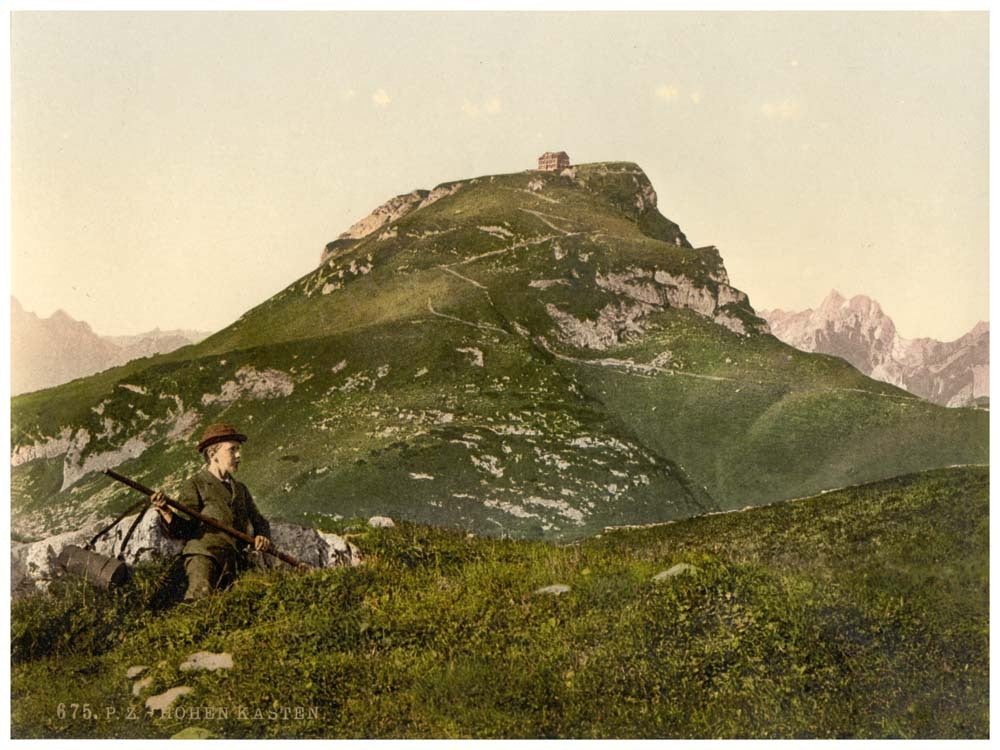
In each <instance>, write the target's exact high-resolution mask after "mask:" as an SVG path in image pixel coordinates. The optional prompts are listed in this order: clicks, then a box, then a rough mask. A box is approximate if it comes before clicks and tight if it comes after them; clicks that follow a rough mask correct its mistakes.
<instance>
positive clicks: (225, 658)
mask: <svg viewBox="0 0 1000 750" xmlns="http://www.w3.org/2000/svg"><path fill="white" fill-rule="evenodd" d="M232 668H233V655H232V654H229V653H225V652H222V653H213V652H212V651H197V652H195V653H193V654H191V655H190V656H189V657H188V658H187V661H185V662H184V663H183V664H181V666H180V670H181V671H182V672H190V671H192V670H195V669H207V670H209V671H214V670H216V669H232Z"/></svg>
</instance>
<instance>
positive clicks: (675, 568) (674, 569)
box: [653, 563, 700, 581]
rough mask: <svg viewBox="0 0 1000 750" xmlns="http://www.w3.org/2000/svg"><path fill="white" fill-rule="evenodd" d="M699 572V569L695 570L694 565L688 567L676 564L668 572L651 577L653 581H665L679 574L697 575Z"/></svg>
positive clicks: (685, 564)
mask: <svg viewBox="0 0 1000 750" xmlns="http://www.w3.org/2000/svg"><path fill="white" fill-rule="evenodd" d="M699 570H700V568H697V567H695V566H694V565H688V564H687V563H677V564H676V565H675V566H673V567H672V568H670V569H669V570H664V571H663V572H662V573H657V574H656V575H655V576H653V580H654V581H665V580H667V579H668V578H673V577H674V576H679V575H680V574H681V573H697V572H698V571H699Z"/></svg>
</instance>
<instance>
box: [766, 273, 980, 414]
mask: <svg viewBox="0 0 1000 750" xmlns="http://www.w3.org/2000/svg"><path fill="white" fill-rule="evenodd" d="M760 315H761V317H763V318H765V319H766V320H767V321H768V323H769V324H770V326H771V331H772V333H774V335H775V336H776V337H777V338H779V339H781V340H782V341H784V342H785V343H786V344H790V345H791V346H794V347H795V348H796V349H801V350H802V351H807V352H820V353H822V354H832V355H834V356H837V357H841V358H843V359H845V360H847V361H848V362H850V363H851V364H852V365H854V366H855V367H857V368H858V369H859V370H860V371H861V372H863V373H865V374H866V375H868V376H870V377H872V378H875V379H876V380H881V381H883V382H885V383H892V384H893V385H897V386H899V387H901V388H905V389H906V390H908V391H910V392H911V393H913V394H916V395H917V396H920V397H921V398H925V399H927V400H928V401H931V402H933V403H935V404H940V405H942V406H974V405H977V404H980V403H982V400H983V399H988V398H989V331H990V327H989V323H985V322H981V323H978V324H976V326H975V327H974V328H973V329H972V330H971V331H970V332H969V333H967V334H965V335H964V336H962V337H961V338H959V339H956V340H955V341H948V342H942V341H935V340H934V339H929V338H920V339H904V338H903V337H901V336H900V335H899V334H898V333H897V332H896V326H895V325H894V324H893V321H892V318H890V317H889V316H888V315H886V314H885V312H883V311H882V308H881V307H880V306H879V304H878V302H876V301H874V300H872V299H870V298H869V297H865V296H864V295H857V296H855V297H852V298H851V299H849V300H848V299H845V298H844V297H843V296H842V295H841V294H840V293H839V292H837V291H836V290H833V291H831V292H830V294H829V295H827V297H826V299H824V300H823V303H822V304H821V305H820V306H819V307H818V308H816V309H815V310H813V309H808V310H803V311H801V312H786V311H784V310H762V311H761V312H760Z"/></svg>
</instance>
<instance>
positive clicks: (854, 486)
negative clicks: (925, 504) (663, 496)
mask: <svg viewBox="0 0 1000 750" xmlns="http://www.w3.org/2000/svg"><path fill="white" fill-rule="evenodd" d="M946 469H989V464H952V465H951V466H942V467H940V469H938V470H939V471H940V470H946ZM870 484H871V482H859V483H857V484H847V485H844V486H843V487H831V488H830V489H828V490H821V491H820V492H818V493H815V494H812V495H803V496H802V497H790V498H788V499H787V500H775V501H774V502H773V503H764V504H761V505H745V506H744V507H742V508H725V509H723V510H710V511H706V512H705V513H701V514H699V515H698V516H695V517H696V518H705V517H707V516H724V515H728V514H730V513H746V512H748V511H752V510H757V509H758V508H770V507H772V506H775V505H785V504H786V503H797V502H799V501H801V500H813V499H815V498H817V497H822V496H823V495H829V494H830V493H831V492H843V491H845V490H855V489H858V488H860V487H865V486H867V485H870ZM683 520H685V519H671V520H670V521H658V522H656V523H641V524H625V525H623V526H605V527H604V532H605V533H612V532H615V531H635V530H637V529H653V528H656V527H658V526H670V525H671V524H675V523H680V522H681V521H683Z"/></svg>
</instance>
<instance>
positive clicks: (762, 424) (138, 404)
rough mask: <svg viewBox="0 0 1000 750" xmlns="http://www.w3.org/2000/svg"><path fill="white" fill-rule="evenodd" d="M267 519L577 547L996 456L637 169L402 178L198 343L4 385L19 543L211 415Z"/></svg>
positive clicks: (974, 425)
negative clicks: (823, 331) (405, 186)
mask: <svg viewBox="0 0 1000 750" xmlns="http://www.w3.org/2000/svg"><path fill="white" fill-rule="evenodd" d="M218 421H224V422H228V423H232V424H237V425H239V426H240V428H241V430H242V431H243V432H245V433H247V434H248V435H249V436H250V440H249V442H247V443H246V445H245V446H244V463H243V467H242V468H241V477H245V480H246V482H247V484H248V485H249V486H251V487H252V488H254V495H255V497H256V498H258V502H259V505H260V506H261V508H262V510H263V511H264V512H265V513H267V514H269V515H272V516H274V515H279V516H282V517H284V518H285V519H286V520H290V521H296V520H298V521H306V522H308V521H309V519H310V518H313V517H314V516H315V515H317V514H320V515H339V516H345V517H351V516H365V517H367V516H371V515H389V516H392V517H397V518H402V519H408V520H413V521H419V522H424V523H430V524H436V525H446V526H459V527H463V528H467V529H470V530H473V531H477V532H480V533H491V534H503V535H514V536H525V537H541V536H544V537H550V538H564V539H568V538H578V537H581V536H585V535H588V534H592V533H594V532H596V531H600V530H601V529H603V528H604V527H605V526H609V525H623V524H636V523H650V522H659V521H667V520H671V519H676V518H683V517H687V516H692V515H698V514H702V513H706V512H712V511H717V510H725V509H733V508H741V507H744V506H746V505H749V504H759V503H766V502H773V501H775V500H781V499H785V498H791V497H799V496H803V495H807V494H811V493H814V492H817V491H820V490H824V489H828V488H831V487H839V486H844V485H847V484H856V483H859V482H864V481H870V480H875V479H880V478H886V477H891V476H896V475H898V474H901V473H904V472H908V471H915V470H919V469H925V468H930V467H937V466H946V465H950V464H956V463H976V462H982V461H985V460H987V459H986V457H987V455H988V451H987V420H986V415H985V414H983V413H978V412H973V411H969V410H946V409H942V408H939V407H936V406H933V405H931V404H927V403H926V402H923V401H921V400H919V399H917V398H914V397H913V396H911V395H909V394H907V393H905V392H904V391H901V390H899V389H897V388H895V387H892V386H890V385H886V384H884V383H880V382H877V381H874V380H871V379H870V378H867V377H865V376H863V375H862V374H861V373H859V372H858V371H857V370H855V369H854V368H852V367H851V366H850V365H848V364H847V363H846V362H844V361H843V360H840V359H837V358H835V357H829V356H825V355H818V354H806V353H803V352H800V351H798V350H796V349H794V348H792V347H790V346H787V345H785V344H783V343H781V342H780V341H778V340H777V339H775V338H774V337H773V336H771V335H769V334H768V327H767V323H766V322H765V321H764V320H763V319H762V318H760V317H759V316H758V315H757V314H756V313H755V311H754V310H753V308H752V306H751V305H750V301H749V299H748V298H747V296H746V295H745V294H744V293H743V292H741V291H740V290H738V289H736V288H734V287H733V286H732V285H731V284H730V280H729V277H728V274H727V273H726V269H725V267H724V265H723V262H722V257H721V255H720V253H719V251H718V250H717V249H716V248H715V247H699V248H695V247H693V246H692V245H691V243H690V242H689V241H688V239H687V238H686V237H685V235H684V233H683V232H682V231H681V229H680V227H679V226H678V225H677V224H676V223H674V222H673V221H671V220H670V219H668V218H666V217H665V216H664V215H663V214H662V213H661V212H660V208H659V207H658V200H657V196H656V192H655V191H654V189H653V186H652V185H651V184H650V182H649V180H648V178H647V177H646V175H645V174H644V173H643V171H642V170H641V169H640V168H639V167H638V166H637V165H635V164H632V163H627V162H613V163H599V164H583V165H577V166H575V167H571V168H568V169H564V170H562V171H561V172H558V173H557V172H541V171H534V170H532V171H526V172H519V173H515V174H507V175H493V176H484V177H477V178H473V179H468V180H460V181H456V182H448V183H444V184H442V185H438V186H437V187H435V188H434V189H433V190H426V191H425V190H415V191H412V192H411V193H407V194H404V195H402V196H399V197H397V198H394V199H393V200H391V201H389V202H388V203H386V204H385V205H383V206H381V207H379V208H378V209H376V210H375V212H373V214H372V215H371V216H369V217H367V218H365V219H362V220H361V221H359V222H357V223H356V224H355V225H354V226H352V227H351V228H350V229H349V230H348V231H346V232H344V233H342V234H341V235H340V236H339V237H338V238H337V239H335V240H334V241H333V242H331V243H330V244H329V245H327V247H326V249H325V250H324V252H323V256H322V258H321V263H320V265H319V266H318V267H317V268H315V269H313V270H311V271H309V272H308V273H307V274H306V275H304V276H303V277H302V278H300V279H298V280H297V281H295V282H294V283H292V284H290V285H289V286H288V287H287V288H286V289H284V290H283V291H281V292H279V293H278V294H277V295H275V296H274V297H272V298H271V299H269V300H266V301H264V302H263V303H262V304H260V305H258V306H257V307H255V308H253V309H251V310H249V311H247V313H245V314H244V315H243V316H242V317H241V318H240V319H239V320H238V321H236V322H235V323H234V324H233V325H231V326H229V327H228V328H226V329H224V330H222V331H219V332H218V333H216V334H215V335H213V336H211V337H209V338H208V339H206V340H204V341H202V342H201V343H199V344H197V345H196V346H193V347H188V348H185V349H184V350H180V351H178V352H174V353H171V354H166V355H161V356H158V357H154V358H152V359H150V360H143V361H141V362H139V363H133V364H131V365H126V366H124V367H122V368H119V369H117V370H112V371H109V372H106V373H101V374H100V375H96V376H93V377H91V378H88V379H85V380H82V381H77V382H75V383H71V384H67V385H65V386H62V387H60V388H56V389H52V390H50V391H45V392H42V393H38V394H30V395H29V396H25V397H22V398H19V399H16V400H15V402H14V404H13V419H12V422H13V429H12V443H13V453H12V460H11V463H12V467H13V469H12V485H13V506H14V512H13V515H14V521H13V525H14V528H15V530H16V531H18V532H19V533H21V534H23V535H31V534H38V533H40V532H43V531H44V532H46V533H51V532H53V531H57V530H60V529H62V528H69V527H73V525H74V524H77V525H78V524H79V522H80V520H81V519H85V518H86V517H88V516H90V515H97V514H101V513H108V512H111V511H113V510H116V509H121V508H122V507H124V505H125V503H126V502H128V497H127V495H126V494H125V492H124V491H123V490H121V489H119V488H118V487H115V486H110V485H109V484H108V482H107V480H106V479H104V478H103V477H102V476H101V475H99V474H97V473H96V472H97V471H99V470H100V469H102V468H104V467H109V466H117V467H119V470H120V471H123V472H124V473H126V474H134V475H137V476H138V477H140V478H142V481H143V482H144V483H145V484H147V485H152V486H157V487H163V488H164V489H165V490H167V491H168V492H169V491H170V490H172V489H174V488H176V487H177V486H178V484H179V483H180V482H181V481H182V479H183V478H184V477H185V476H186V475H187V474H189V473H191V472H192V471H193V470H195V469H196V468H197V466H198V461H199V458H198V456H196V455H195V454H194V451H193V447H192V446H193V439H192V438H193V436H195V435H196V434H197V432H198V430H199V429H200V428H201V427H202V426H204V424H206V423H208V422H218Z"/></svg>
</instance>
